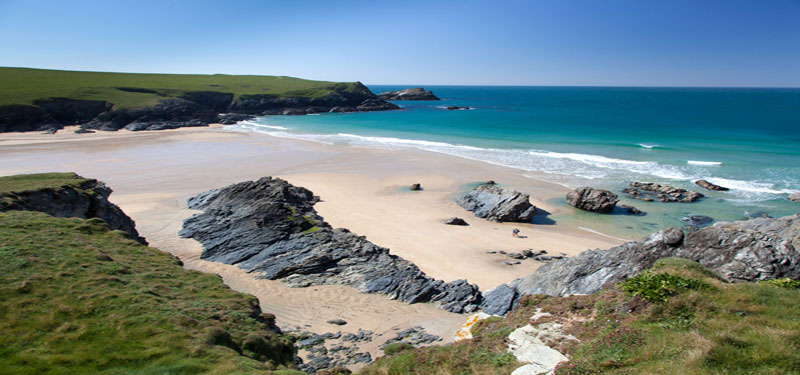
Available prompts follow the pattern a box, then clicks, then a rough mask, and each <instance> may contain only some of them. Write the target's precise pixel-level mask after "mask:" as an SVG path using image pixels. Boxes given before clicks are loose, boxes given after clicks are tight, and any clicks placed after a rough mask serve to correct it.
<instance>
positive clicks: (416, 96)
mask: <svg viewBox="0 0 800 375" xmlns="http://www.w3.org/2000/svg"><path fill="white" fill-rule="evenodd" d="M378 97H379V98H381V99H383V100H441V99H439V98H437V97H436V95H433V93H432V92H430V91H429V90H425V89H424V88H422V87H415V88H413V89H403V90H395V91H387V92H382V93H380V94H378Z"/></svg>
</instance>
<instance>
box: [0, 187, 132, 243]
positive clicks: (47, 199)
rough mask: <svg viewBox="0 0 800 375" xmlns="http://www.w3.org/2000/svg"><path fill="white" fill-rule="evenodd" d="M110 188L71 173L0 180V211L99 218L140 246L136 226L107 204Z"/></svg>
mask: <svg viewBox="0 0 800 375" xmlns="http://www.w3.org/2000/svg"><path fill="white" fill-rule="evenodd" d="M111 192H112V190H111V188H109V187H108V186H106V185H105V184H104V183H102V182H100V181H97V180H95V179H88V178H83V177H81V176H78V175H77V174H75V173H40V174H30V175H17V176H8V177H0V212H3V211H39V212H44V213H46V214H48V215H52V216H55V217H76V218H81V219H91V218H99V219H102V220H103V221H105V223H106V224H108V226H109V227H110V228H111V229H115V230H121V231H124V232H125V233H127V234H128V236H129V237H130V238H131V239H133V240H135V241H137V242H139V243H141V244H143V245H147V242H146V241H145V239H144V238H143V237H140V236H139V233H138V232H137V231H136V224H135V223H134V222H133V220H131V218H130V217H128V215H126V214H125V213H124V212H123V211H122V210H121V209H120V208H119V207H118V206H117V205H115V204H113V203H111V202H109V201H108V196H109V195H111Z"/></svg>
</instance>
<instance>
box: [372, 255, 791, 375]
mask: <svg viewBox="0 0 800 375" xmlns="http://www.w3.org/2000/svg"><path fill="white" fill-rule="evenodd" d="M538 312H545V313H549V314H550V315H546V316H545V315H542V314H537V313H538ZM534 315H536V316H537V317H538V319H536V320H535V321H531V319H532V317H533V316H534ZM546 323H556V324H562V325H563V331H564V332H565V333H568V334H571V335H573V336H575V337H576V338H578V339H579V340H580V341H573V340H564V339H554V340H553V341H550V342H548V345H550V346H551V347H553V348H555V349H557V350H559V351H560V352H562V353H564V354H566V355H567V356H568V357H569V358H570V361H569V362H564V363H562V364H560V365H559V366H558V367H556V369H555V371H554V373H553V374H554V375H587V374H697V375H701V374H703V375H705V374H708V375H711V374H719V375H722V374H741V375H745V374H747V375H753V374H764V375H768V374H770V375H771V374H774V375H777V374H782V375H783V374H800V282H798V281H792V280H789V279H782V280H773V281H770V282H759V283H736V284H728V283H726V282H723V281H721V279H720V278H719V277H717V276H716V275H714V274H713V272H711V271H710V270H708V269H705V268H704V267H702V266H701V265H699V264H698V263H695V262H691V261H688V260H685V259H678V258H666V259H662V260H659V261H658V262H656V264H655V266H654V267H653V269H651V270H649V271H645V272H644V273H642V274H640V275H638V276H636V277H633V278H630V279H628V280H627V281H625V282H623V283H620V284H618V285H617V286H616V287H613V288H610V289H606V290H603V291H600V292H598V293H594V294H591V295H576V296H569V297H550V296H544V295H530V296H525V297H523V299H522V300H521V301H520V305H519V306H518V307H517V308H516V309H515V310H514V311H513V312H511V313H509V315H508V316H507V317H506V318H500V317H491V318H489V319H486V320H483V321H481V322H479V323H477V324H475V325H474V326H473V327H472V334H473V336H474V338H473V339H470V340H463V341H459V342H456V343H454V344H450V345H445V346H433V347H427V348H420V349H411V348H407V349H406V350H398V349H393V350H392V351H389V350H388V347H387V350H386V352H387V356H385V357H382V358H379V359H377V360H376V362H375V363H373V364H371V365H369V366H368V367H366V368H365V369H364V370H363V371H362V372H361V373H360V374H361V375H385V374H387V373H388V374H393V373H394V374H420V375H422V374H438V375H456V374H459V375H465V374H471V375H477V374H497V375H500V374H508V373H510V372H511V371H512V370H513V369H515V368H516V367H517V366H519V365H521V364H520V363H517V362H516V360H515V358H514V356H513V355H511V354H510V353H508V352H507V343H508V339H507V337H508V336H509V334H510V333H511V332H513V331H514V330H515V329H517V328H519V327H522V326H525V325H527V324H531V325H533V326H534V327H537V326H539V325H542V324H546Z"/></svg>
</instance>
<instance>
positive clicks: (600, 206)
mask: <svg viewBox="0 0 800 375" xmlns="http://www.w3.org/2000/svg"><path fill="white" fill-rule="evenodd" d="M617 202H619V197H617V195H616V194H614V193H612V192H610V191H608V190H601V189H594V188H590V187H581V188H577V189H575V190H573V191H570V192H569V193H567V203H569V205H570V206H572V207H575V208H577V209H581V210H584V211H590V212H599V213H609V212H611V211H613V210H614V206H616V205H617Z"/></svg>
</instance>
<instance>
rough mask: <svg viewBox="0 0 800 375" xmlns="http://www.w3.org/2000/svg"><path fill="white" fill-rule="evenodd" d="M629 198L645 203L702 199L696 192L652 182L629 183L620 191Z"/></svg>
mask: <svg viewBox="0 0 800 375" xmlns="http://www.w3.org/2000/svg"><path fill="white" fill-rule="evenodd" d="M622 192H623V193H626V194H628V196H629V197H631V198H634V199H639V200H643V201H647V202H651V201H654V200H657V201H659V202H684V203H688V202H694V201H696V200H698V199H700V198H702V197H704V195H703V194H700V193H698V192H696V191H690V190H686V189H679V188H676V187H673V186H669V185H659V184H656V183H653V182H635V181H634V182H631V183H630V187H629V188H626V189H624V190H622Z"/></svg>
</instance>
